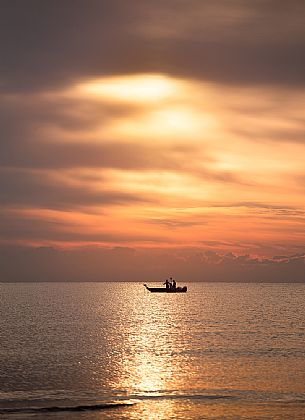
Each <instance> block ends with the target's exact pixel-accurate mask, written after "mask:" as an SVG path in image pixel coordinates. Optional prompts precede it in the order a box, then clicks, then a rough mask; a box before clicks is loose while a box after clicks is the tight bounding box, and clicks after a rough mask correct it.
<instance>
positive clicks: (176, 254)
mask: <svg viewBox="0 0 305 420" xmlns="http://www.w3.org/2000/svg"><path fill="white" fill-rule="evenodd" d="M0 264H1V280H2V281H4V282H5V281H7V282H10V281H63V279H64V280H65V281H140V282H142V281H143V266H144V267H145V279H146V281H156V279H162V278H164V277H166V276H167V275H168V268H169V267H170V269H171V272H172V275H173V276H175V277H176V278H177V280H178V281H179V280H180V281H182V280H183V281H186V282H190V281H221V282H267V283H268V282H287V283H303V282H304V279H305V254H304V253H300V254H298V255H292V256H287V257H282V256H280V257H279V258H278V257H276V256H275V257H271V258H264V259H258V258H251V257H250V256H248V255H240V256H237V255H235V254H233V253H228V254H219V253H217V252H214V251H200V250H197V251H196V250H192V251H189V250H180V251H177V250H167V251H164V250H157V249H150V250H142V251H137V250H135V249H131V248H124V247H120V248H112V249H106V248H92V247H91V248H82V249H75V250H59V249H54V248H30V247H18V246H4V245H3V246H1V247H0ZM181 279H182V280H181Z"/></svg>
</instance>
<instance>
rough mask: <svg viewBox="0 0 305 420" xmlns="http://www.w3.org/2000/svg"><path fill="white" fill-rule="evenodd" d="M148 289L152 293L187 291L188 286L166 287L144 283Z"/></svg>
mask: <svg viewBox="0 0 305 420" xmlns="http://www.w3.org/2000/svg"><path fill="white" fill-rule="evenodd" d="M144 286H145V287H146V289H147V290H148V291H149V292H151V293H186V292H187V287H186V286H184V287H177V288H176V289H166V287H148V286H147V285H146V284H144Z"/></svg>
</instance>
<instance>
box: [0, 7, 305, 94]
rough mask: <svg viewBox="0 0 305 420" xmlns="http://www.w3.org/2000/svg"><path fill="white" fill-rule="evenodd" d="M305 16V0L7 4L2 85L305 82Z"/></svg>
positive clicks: (0, 21)
mask: <svg viewBox="0 0 305 420" xmlns="http://www.w3.org/2000/svg"><path fill="white" fill-rule="evenodd" d="M304 16H305V4H304V2H302V1H301V0H292V1H289V2H287V1H284V0H278V1H274V0H267V1H260V0H257V1H253V2H242V1H240V0H234V1H230V2H227V1H217V2H215V3H212V2H209V1H202V0H195V1H194V0H192V1H190V0H182V1H179V0H178V1H173V0H163V1H154V2H151V1H148V0H143V1H141V2H139V1H136V0H131V1H128V2H126V1H123V0H113V1H111V2H110V1H106V0H65V1H64V2H62V1H59V0H45V1H43V2H41V1H40V0H27V1H26V2H25V1H23V0H2V2H1V16H0V52H1V64H0V75H1V76H0V80H1V88H2V89H3V90H8V91H18V90H33V89H45V88H46V87H48V88H52V87H54V86H59V85H63V84H67V83H70V82H71V81H73V80H77V79H79V78H81V77H84V76H85V77H87V76H90V75H103V74H114V73H116V74H119V73H131V72H145V71H158V72H160V71H161V72H169V73H171V74H176V75H184V76H188V77H191V78H192V77H196V78H201V79H205V80H214V81H218V82H223V83H238V84H240V83H246V84H252V83H263V84H265V83H279V84H288V85H302V86H304V81H305V76H304V74H305V72H304V68H305V59H304V54H303V51H304V46H305V45H304V44H305V36H304V33H305V29H304Z"/></svg>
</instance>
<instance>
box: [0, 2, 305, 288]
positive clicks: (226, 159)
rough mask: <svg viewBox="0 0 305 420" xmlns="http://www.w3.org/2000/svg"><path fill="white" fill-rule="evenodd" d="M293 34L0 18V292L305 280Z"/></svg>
mask: <svg viewBox="0 0 305 420" xmlns="http://www.w3.org/2000/svg"><path fill="white" fill-rule="evenodd" d="M304 18H305V3H304V1H302V0H291V1H289V2H288V1H283V0H276V1H275V0H264V1H261V0H253V1H244V0H230V1H229V0H218V1H208V0H162V1H161V0H154V1H148V0H141V1H140V0H129V1H124V0H111V1H110V0H44V1H41V0H26V1H23V0H2V1H1V13H0V56H1V61H0V129H1V131H0V132H1V137H0V216H1V217H0V250H1V253H0V259H1V264H2V267H3V268H2V270H3V272H2V276H1V277H2V279H4V280H6V279H8V280H10V281H17V280H22V279H26V280H28V281H30V280H41V279H46V278H48V279H50V280H56V279H59V278H60V279H61V278H64V279H69V280H75V279H77V280H81V279H84V280H85V277H86V279H90V280H98V279H104V280H108V279H109V280H124V279H127V280H132V279H136V280H141V279H142V278H143V273H144V274H145V275H146V278H148V279H156V280H158V277H159V278H161V279H163V277H164V276H167V275H170V274H174V275H175V276H177V278H182V277H183V278H188V279H190V280H192V279H193V280H209V279H211V280H218V281H220V280H224V279H226V278H227V279H229V280H236V281H246V280H247V279H251V281H252V280H255V279H256V280H264V281H268V280H270V281H276V280H277V279H280V280H281V281H294V280H295V281H303V280H305V262H304V259H305V213H304V209H305V194H304V193H305V118H304V117H305V115H304V114H305V111H304V110H305V55H304V51H305V26H304ZM16 261H17V263H16ZM56 270H57V271H56ZM90 270H91V271H90ZM127 270H128V274H127ZM89 271H90V275H89V274H88V273H89Z"/></svg>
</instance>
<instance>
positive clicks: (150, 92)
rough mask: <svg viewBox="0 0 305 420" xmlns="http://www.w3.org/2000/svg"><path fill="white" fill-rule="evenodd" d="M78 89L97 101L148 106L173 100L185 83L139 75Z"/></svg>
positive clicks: (99, 81) (91, 82)
mask: <svg viewBox="0 0 305 420" xmlns="http://www.w3.org/2000/svg"><path fill="white" fill-rule="evenodd" d="M76 89H77V90H78V91H79V92H80V93H81V94H85V95H89V96H91V97H95V98H96V99H104V100H110V101H123V102H129V103H139V104H147V103H154V102H159V101H164V100H167V99H170V98H172V97H173V96H175V95H176V94H177V92H179V91H181V90H183V83H182V82H181V81H178V80H175V79H172V78H170V77H168V76H165V75H162V74H139V75H131V76H116V77H105V78H97V79H93V80H88V81H86V82H83V83H81V84H79V85H77V86H76Z"/></svg>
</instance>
